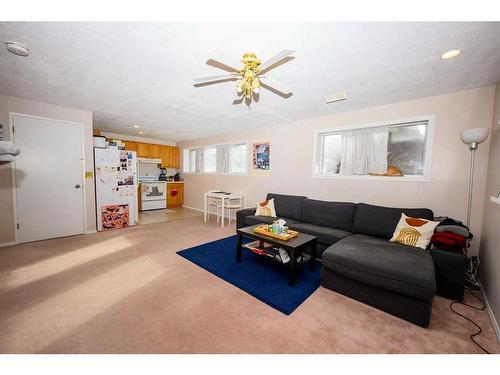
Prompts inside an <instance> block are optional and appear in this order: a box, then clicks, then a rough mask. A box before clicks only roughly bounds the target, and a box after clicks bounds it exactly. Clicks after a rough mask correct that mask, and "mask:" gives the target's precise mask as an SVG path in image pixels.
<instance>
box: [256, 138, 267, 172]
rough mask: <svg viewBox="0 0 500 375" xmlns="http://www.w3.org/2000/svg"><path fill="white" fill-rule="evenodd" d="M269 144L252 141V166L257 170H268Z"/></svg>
mask: <svg viewBox="0 0 500 375" xmlns="http://www.w3.org/2000/svg"><path fill="white" fill-rule="evenodd" d="M270 152H271V144H270V143H269V142H262V143H254V144H253V147H252V166H253V169H257V170H264V171H268V170H269V156H270Z"/></svg>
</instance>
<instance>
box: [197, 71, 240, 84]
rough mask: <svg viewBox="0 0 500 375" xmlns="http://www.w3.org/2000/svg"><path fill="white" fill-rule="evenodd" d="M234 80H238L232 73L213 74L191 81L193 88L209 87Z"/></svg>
mask: <svg viewBox="0 0 500 375" xmlns="http://www.w3.org/2000/svg"><path fill="white" fill-rule="evenodd" d="M236 79H238V76H236V75H235V74H234V73H226V74H214V75H211V76H205V77H198V78H195V79H193V85H194V86H200V85H209V84H212V83H218V82H221V81H228V80H231V81H234V80H236Z"/></svg>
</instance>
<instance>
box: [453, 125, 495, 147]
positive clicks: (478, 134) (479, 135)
mask: <svg viewBox="0 0 500 375" xmlns="http://www.w3.org/2000/svg"><path fill="white" fill-rule="evenodd" d="M488 134H490V128H474V129H464V130H462V131H461V132H460V138H461V139H462V142H463V143H466V144H468V145H470V144H471V143H477V144H479V143H482V142H484V141H485V140H486V138H488Z"/></svg>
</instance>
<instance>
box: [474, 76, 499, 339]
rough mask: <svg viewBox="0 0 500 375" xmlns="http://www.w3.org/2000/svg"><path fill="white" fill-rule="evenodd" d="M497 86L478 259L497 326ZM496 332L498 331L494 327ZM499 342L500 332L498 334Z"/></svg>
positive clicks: (484, 286) (481, 276)
mask: <svg viewBox="0 0 500 375" xmlns="http://www.w3.org/2000/svg"><path fill="white" fill-rule="evenodd" d="M499 124H500V83H499V84H498V85H497V88H496V99H495V115H494V117H493V121H492V129H491V136H490V138H491V144H490V157H489V163H488V181H487V184H486V194H485V196H484V216H483V229H482V234H481V247H480V250H479V258H480V260H481V265H480V267H479V269H480V279H481V283H482V285H483V288H484V291H485V293H486V296H487V298H488V302H489V304H490V307H491V310H492V312H493V314H494V315H495V317H496V321H497V322H498V323H500V205H499V204H495V203H493V202H492V201H491V200H490V197H491V196H494V197H496V196H497V195H498V193H499V192H500V125H499ZM482 146H483V145H482V144H481V145H479V147H482ZM497 328H498V327H497ZM497 335H499V339H500V332H497Z"/></svg>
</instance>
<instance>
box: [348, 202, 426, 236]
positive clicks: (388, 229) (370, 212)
mask: <svg viewBox="0 0 500 375" xmlns="http://www.w3.org/2000/svg"><path fill="white" fill-rule="evenodd" d="M402 213H404V214H405V215H407V216H411V217H418V218H422V219H427V220H433V219H434V214H433V213H432V211H431V210H429V209H428V208H393V207H382V206H372V205H371V204H365V203H359V204H358V207H357V209H356V214H355V215H354V224H353V227H352V231H353V232H354V233H359V234H366V235H369V236H375V237H380V238H387V239H389V238H391V237H392V234H393V233H394V230H395V229H396V226H397V225H398V222H399V219H400V218H401V214H402Z"/></svg>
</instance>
